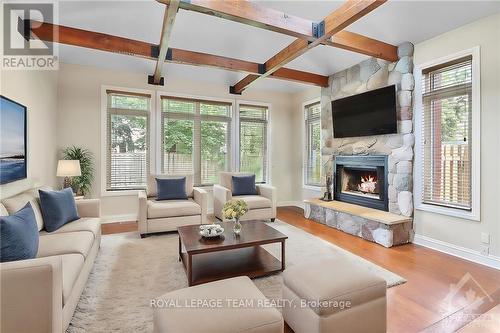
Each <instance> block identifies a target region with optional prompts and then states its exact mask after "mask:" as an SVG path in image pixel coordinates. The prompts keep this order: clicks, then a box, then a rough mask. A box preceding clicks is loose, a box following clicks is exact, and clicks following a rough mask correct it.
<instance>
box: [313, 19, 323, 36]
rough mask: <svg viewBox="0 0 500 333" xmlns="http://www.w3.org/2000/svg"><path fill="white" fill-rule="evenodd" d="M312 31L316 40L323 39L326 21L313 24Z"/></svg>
mask: <svg viewBox="0 0 500 333" xmlns="http://www.w3.org/2000/svg"><path fill="white" fill-rule="evenodd" d="M312 31H313V36H314V38H321V37H322V36H323V35H324V34H325V21H321V22H318V23H316V22H313V23H312Z"/></svg>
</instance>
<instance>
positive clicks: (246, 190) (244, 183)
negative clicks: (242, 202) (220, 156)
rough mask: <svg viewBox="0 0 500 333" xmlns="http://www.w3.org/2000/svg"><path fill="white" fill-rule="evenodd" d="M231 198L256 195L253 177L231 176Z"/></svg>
mask: <svg viewBox="0 0 500 333" xmlns="http://www.w3.org/2000/svg"><path fill="white" fill-rule="evenodd" d="M232 181H233V191H232V192H233V196H237V195H256V194H257V188H256V187H255V175H247V176H233V177H232Z"/></svg>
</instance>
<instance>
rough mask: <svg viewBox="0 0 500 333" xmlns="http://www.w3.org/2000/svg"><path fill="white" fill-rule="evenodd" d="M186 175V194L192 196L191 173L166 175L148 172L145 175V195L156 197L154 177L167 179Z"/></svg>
mask: <svg viewBox="0 0 500 333" xmlns="http://www.w3.org/2000/svg"><path fill="white" fill-rule="evenodd" d="M180 177H186V194H187V196H188V197H189V198H192V197H193V175H192V174H187V175H166V174H157V175H153V174H149V175H148V177H147V182H148V184H147V187H146V195H147V196H148V197H156V196H157V195H158V191H157V185H156V179H157V178H160V179H169V178H180Z"/></svg>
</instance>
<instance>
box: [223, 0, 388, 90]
mask: <svg viewBox="0 0 500 333" xmlns="http://www.w3.org/2000/svg"><path fill="white" fill-rule="evenodd" d="M385 2H386V0H348V1H346V2H345V3H344V4H343V5H342V6H340V7H339V8H337V9H336V10H334V11H333V12H332V13H330V15H328V16H327V17H325V19H324V20H323V23H324V33H320V34H318V38H316V39H315V40H314V41H312V42H309V41H307V40H305V39H300V38H299V39H296V40H295V41H293V42H292V43H290V44H289V45H288V46H287V47H285V48H284V49H283V50H281V51H280V52H278V53H277V54H276V55H274V56H273V57H271V58H270V59H269V60H268V61H266V62H265V64H264V69H265V71H264V73H262V74H261V75H259V76H256V75H249V76H247V77H245V78H243V79H242V80H240V81H239V82H237V83H236V84H235V85H234V86H232V87H230V91H231V92H232V93H235V94H241V93H242V92H243V90H245V89H246V88H248V87H249V86H250V85H251V84H253V83H254V82H256V81H257V80H258V79H260V78H264V77H267V76H269V75H271V74H272V73H274V72H275V71H276V70H278V69H279V68H281V67H283V66H285V65H286V64H287V63H289V62H291V61H292V60H294V59H296V58H298V57H299V56H301V55H302V54H304V53H305V52H307V51H308V50H310V49H311V48H313V47H316V46H317V45H319V44H321V43H323V42H325V41H327V40H329V39H331V37H332V36H333V35H335V34H336V33H338V32H340V31H342V30H343V29H344V28H346V27H347V26H349V25H350V24H352V23H354V22H355V21H357V20H359V19H360V18H361V17H363V16H364V15H366V14H368V13H369V12H371V11H372V10H374V9H376V8H378V7H379V6H380V5H382V4H384V3H385Z"/></svg>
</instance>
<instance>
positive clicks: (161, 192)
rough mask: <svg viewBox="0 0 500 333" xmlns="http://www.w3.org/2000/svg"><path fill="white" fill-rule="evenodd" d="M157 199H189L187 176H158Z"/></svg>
mask: <svg viewBox="0 0 500 333" xmlns="http://www.w3.org/2000/svg"><path fill="white" fill-rule="evenodd" d="M156 187H157V192H158V196H157V200H173V199H187V194H186V177H180V178H163V179H162V178H156Z"/></svg>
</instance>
